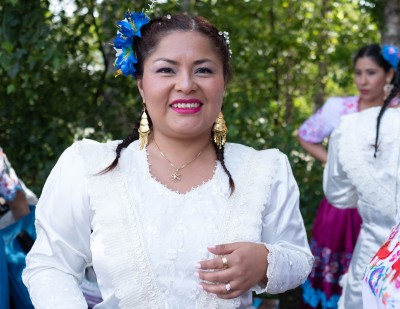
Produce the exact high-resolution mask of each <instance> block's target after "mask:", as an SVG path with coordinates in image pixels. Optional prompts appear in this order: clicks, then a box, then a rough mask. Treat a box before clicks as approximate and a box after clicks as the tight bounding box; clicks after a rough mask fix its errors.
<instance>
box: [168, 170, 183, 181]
mask: <svg viewBox="0 0 400 309" xmlns="http://www.w3.org/2000/svg"><path fill="white" fill-rule="evenodd" d="M181 179H182V175H181V174H179V169H178V170H176V172H175V173H173V174H172V175H171V180H172V181H173V182H177V181H181Z"/></svg>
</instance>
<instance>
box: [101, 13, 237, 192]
mask: <svg viewBox="0 0 400 309" xmlns="http://www.w3.org/2000/svg"><path fill="white" fill-rule="evenodd" d="M140 31H141V37H135V41H134V42H133V46H132V47H133V49H134V51H135V53H136V57H137V60H138V61H137V63H136V64H135V69H136V73H135V74H136V77H137V78H138V79H141V78H142V76H143V66H144V62H145V60H146V59H147V58H148V57H149V56H150V55H151V54H152V52H153V51H154V50H155V49H156V47H157V45H158V43H159V42H160V40H161V39H162V38H163V36H165V34H168V33H172V32H175V31H196V32H198V33H201V34H203V35H205V36H206V37H207V38H208V39H209V40H210V41H211V43H212V44H211V46H212V48H213V49H214V51H215V52H216V53H217V55H219V57H220V59H221V62H222V66H223V74H224V80H225V83H227V82H228V81H229V80H230V78H231V66H230V51H229V45H228V43H227V42H226V41H225V38H224V36H223V35H221V34H220V32H219V30H218V29H217V28H216V27H215V26H214V25H213V24H211V23H210V22H209V21H208V20H207V19H205V18H204V17H201V16H194V17H191V16H188V15H183V14H178V15H172V16H168V17H165V16H164V17H158V18H155V19H152V20H151V21H150V22H149V23H148V24H146V25H144V26H143V27H142V28H141V29H140ZM146 113H147V111H146ZM147 118H148V121H149V125H150V127H151V125H152V122H151V118H150V115H149V114H148V113H147ZM139 126H140V117H139V119H138V121H137V122H136V124H135V127H134V129H133V132H132V133H131V134H130V135H129V136H128V137H126V138H125V139H124V140H123V141H122V142H121V143H119V144H118V146H117V149H116V151H115V152H116V157H115V159H114V161H113V162H112V163H111V164H110V165H109V166H108V167H106V168H105V169H104V170H102V171H101V172H100V173H99V174H100V175H102V174H104V173H107V172H109V171H111V170H113V169H114V168H115V167H116V166H117V164H118V160H119V158H120V156H121V152H122V150H123V149H124V148H126V147H128V146H129V144H131V143H132V142H134V141H135V140H137V139H139V133H138V128H139ZM213 144H214V143H213ZM214 149H215V153H216V155H217V160H218V161H219V162H220V163H221V165H222V167H223V169H224V171H225V172H226V174H227V175H228V177H229V187H230V189H231V193H233V191H234V190H235V184H234V182H233V179H232V176H231V173H230V172H229V170H228V169H227V167H226V165H225V159H224V148H223V147H222V149H219V148H218V147H217V146H216V145H215V144H214Z"/></svg>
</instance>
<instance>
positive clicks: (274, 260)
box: [24, 12, 312, 308]
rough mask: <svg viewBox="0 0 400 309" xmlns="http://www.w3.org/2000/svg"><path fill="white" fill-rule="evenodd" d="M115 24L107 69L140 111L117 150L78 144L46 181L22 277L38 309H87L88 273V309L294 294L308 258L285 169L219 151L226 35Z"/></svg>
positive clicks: (218, 304)
mask: <svg viewBox="0 0 400 309" xmlns="http://www.w3.org/2000/svg"><path fill="white" fill-rule="evenodd" d="M117 25H118V27H119V31H118V34H117V38H116V39H115V40H114V46H115V48H116V49H117V51H118V53H117V56H118V58H117V60H116V67H117V68H118V69H119V71H118V73H119V74H123V75H133V76H135V77H136V78H137V85H138V89H139V92H140V95H141V97H142V99H143V102H145V105H144V106H145V109H144V111H143V113H142V116H141V120H140V125H139V123H138V124H137V130H135V131H134V132H133V133H132V135H130V136H128V137H127V138H126V139H125V140H123V141H122V142H120V141H116V142H109V143H106V144H100V143H96V142H93V141H82V142H77V143H75V144H73V145H72V146H71V147H70V148H68V149H67V150H66V151H65V152H64V154H63V155H62V156H61V158H60V159H59V161H58V162H57V164H56V166H55V167H54V169H53V170H52V172H51V174H50V176H49V178H48V180H47V182H46V185H45V187H44V190H43V194H42V196H41V198H40V202H39V205H38V207H37V221H36V224H37V233H38V238H37V241H36V243H35V245H34V247H33V249H32V250H31V252H30V254H29V256H28V258H27V263H28V266H27V268H26V271H25V272H24V281H25V283H26V285H27V286H28V288H29V291H30V294H31V297H32V300H33V303H34V305H35V307H36V308H48V307H52V308H53V307H55V308H63V306H66V307H68V308H72V307H73V308H85V307H86V304H85V302H84V299H83V297H82V293H81V292H80V290H79V288H78V282H79V281H80V280H81V278H82V271H83V268H84V266H85V265H86V264H87V263H90V262H93V267H94V270H95V271H96V275H97V279H98V283H99V288H100V291H101V294H102V298H103V301H102V302H101V303H100V304H98V305H96V306H95V308H249V307H250V306H251V303H252V299H251V298H252V293H251V291H256V292H263V291H267V292H270V293H280V292H283V291H285V290H287V289H291V288H294V287H296V286H298V285H299V284H301V283H302V282H303V281H304V280H305V278H306V277H307V275H308V274H309V271H310V269H311V264H312V256H311V254H310V251H309V247H308V245H307V239H306V234H305V228H304V225H303V221H302V218H301V214H300V211H299V208H298V198H299V193H298V188H297V185H296V182H295V180H294V178H293V175H292V173H291V169H290V165H289V163H288V161H287V158H286V157H285V155H283V154H282V153H280V152H279V151H277V150H265V151H255V150H254V149H251V148H249V147H246V146H243V145H238V144H230V143H228V144H226V145H225V141H226V131H227V128H226V125H225V121H224V119H223V115H222V113H221V110H222V103H223V96H224V92H225V88H226V85H227V82H228V80H229V77H230V67H229V61H230V50H229V40H228V38H227V35H226V33H223V32H220V31H219V30H217V28H215V27H214V26H213V25H212V24H210V23H209V22H208V21H207V20H205V19H204V18H201V17H189V16H186V15H175V16H170V15H168V16H165V17H161V18H155V19H153V20H151V21H149V20H148V18H147V16H146V15H144V14H143V13H140V14H138V13H130V12H128V13H127V14H126V19H125V20H123V21H121V22H118V23H117ZM132 48H133V50H132ZM110 163H111V164H110ZM49 295H50V296H49Z"/></svg>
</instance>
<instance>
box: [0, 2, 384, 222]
mask: <svg viewBox="0 0 400 309" xmlns="http://www.w3.org/2000/svg"><path fill="white" fill-rule="evenodd" d="M67 2H69V3H73V4H75V5H74V6H73V7H72V11H73V12H72V13H73V14H70V12H69V10H70V9H71V7H69V8H68V7H63V6H62V3H61V4H59V6H60V8H57V7H55V8H52V9H50V2H49V1H44V0H43V1H16V0H3V2H1V4H0V14H1V15H0V16H1V28H0V55H1V56H0V82H1V85H2V87H0V145H1V146H2V147H3V148H4V150H5V151H6V153H7V154H8V155H9V157H10V160H11V162H12V163H13V164H14V166H15V168H16V170H17V173H18V174H19V175H20V177H21V178H22V179H23V180H24V181H25V182H26V183H27V184H28V185H29V186H31V187H32V188H33V189H34V190H35V191H36V192H37V193H38V194H40V192H41V188H42V186H43V183H44V181H45V179H46V177H47V175H48V174H49V172H50V169H51V167H52V166H53V165H54V164H55V161H56V160H57V158H58V157H59V155H60V154H61V153H62V151H63V150H64V149H65V148H66V147H68V146H69V145H70V144H71V143H72V142H73V141H74V140H77V139H81V138H85V137H89V138H93V139H96V140H107V139H111V138H113V139H120V138H123V137H124V136H126V135H127V134H128V132H129V131H130V130H131V129H132V123H133V122H134V121H136V119H137V117H138V114H139V113H140V110H141V101H140V96H139V95H138V92H137V90H136V84H135V81H134V80H133V79H131V78H123V77H118V78H114V76H113V68H112V63H113V55H114V52H113V50H112V48H111V46H110V45H109V43H110V42H111V40H112V39H113V37H114V35H115V31H116V28H115V22H116V21H117V20H120V19H122V17H123V14H124V12H125V10H126V9H128V8H130V9H131V10H141V9H142V8H146V7H147V6H148V2H147V1H135V2H134V3H132V1H95V0H92V1H89V0H76V1H75V2H72V1H67ZM54 3H56V4H57V2H56V1H54ZM182 9H185V10H188V11H189V13H197V14H201V15H204V16H206V17H208V18H209V19H210V20H211V21H213V22H214V23H215V24H216V25H217V26H218V27H219V28H221V29H222V30H226V31H229V33H230V38H231V40H230V43H231V48H232V51H233V56H232V65H233V70H234V79H233V81H232V82H231V84H230V85H229V87H228V89H227V94H226V98H225V103H224V112H225V114H226V118H227V121H228V124H229V136H228V137H229V140H230V141H235V142H241V143H245V144H247V145H251V146H253V147H255V148H258V149H261V148H267V147H276V148H279V149H280V150H281V151H283V152H284V153H286V154H288V156H289V161H290V162H291V164H292V167H293V171H294V173H295V176H296V178H297V180H298V183H299V187H300V190H301V193H302V195H301V207H302V211H303V213H304V215H305V219H306V223H307V225H308V226H310V224H311V222H312V220H313V216H314V212H315V209H316V207H317V205H318V204H319V201H320V199H321V196H322V188H321V174H322V166H321V165H320V164H319V163H317V162H315V161H314V160H312V159H311V158H310V157H309V156H307V155H306V154H305V153H304V152H303V151H302V150H301V149H300V148H299V145H298V143H297V141H296V138H295V136H296V129H297V127H298V126H299V125H300V124H301V122H302V121H304V119H305V118H306V117H308V116H309V115H310V114H311V113H312V112H313V111H314V110H315V108H316V107H318V106H320V105H321V104H322V102H323V100H324V99H326V98H327V96H329V95H343V94H353V93H355V92H354V87H353V82H352V55H353V53H354V52H355V51H356V50H357V49H358V48H359V47H360V46H362V45H364V44H368V43H371V42H377V41H378V39H379V37H378V31H377V26H376V23H375V22H374V21H373V19H372V18H371V15H370V14H365V12H364V11H365V7H360V5H359V3H358V1H354V0H353V1H350V0H337V1H333V0H330V1H328V0H303V1H295V0H275V1H262V0H251V1H249V0H236V1H230V0H198V1H184V8H183V4H182V2H181V1H168V2H166V3H163V4H159V5H157V6H156V9H155V14H157V15H166V14H173V13H175V12H181V11H182ZM363 10H364V11H363ZM369 11H373V10H372V9H370V10H369Z"/></svg>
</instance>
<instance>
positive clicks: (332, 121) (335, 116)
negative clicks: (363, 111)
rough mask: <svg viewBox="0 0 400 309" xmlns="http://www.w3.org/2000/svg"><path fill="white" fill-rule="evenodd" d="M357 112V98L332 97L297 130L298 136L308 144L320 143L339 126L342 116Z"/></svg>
mask: <svg viewBox="0 0 400 309" xmlns="http://www.w3.org/2000/svg"><path fill="white" fill-rule="evenodd" d="M358 110H359V98H358V97H344V98H340V97H332V98H329V99H328V100H327V101H326V103H325V104H324V105H323V106H322V107H321V108H320V109H319V110H318V111H317V112H316V113H315V114H313V115H312V116H311V117H309V118H308V119H307V120H306V121H305V122H304V123H303V124H302V125H301V126H300V128H299V131H298V134H299V136H300V137H301V138H302V139H303V140H305V141H306V142H309V143H321V142H322V141H323V140H324V138H326V137H328V136H329V135H330V134H331V133H332V131H333V130H334V129H335V128H336V127H337V126H338V125H339V123H340V118H341V117H342V116H343V115H347V114H351V113H355V112H357V111H358Z"/></svg>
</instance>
